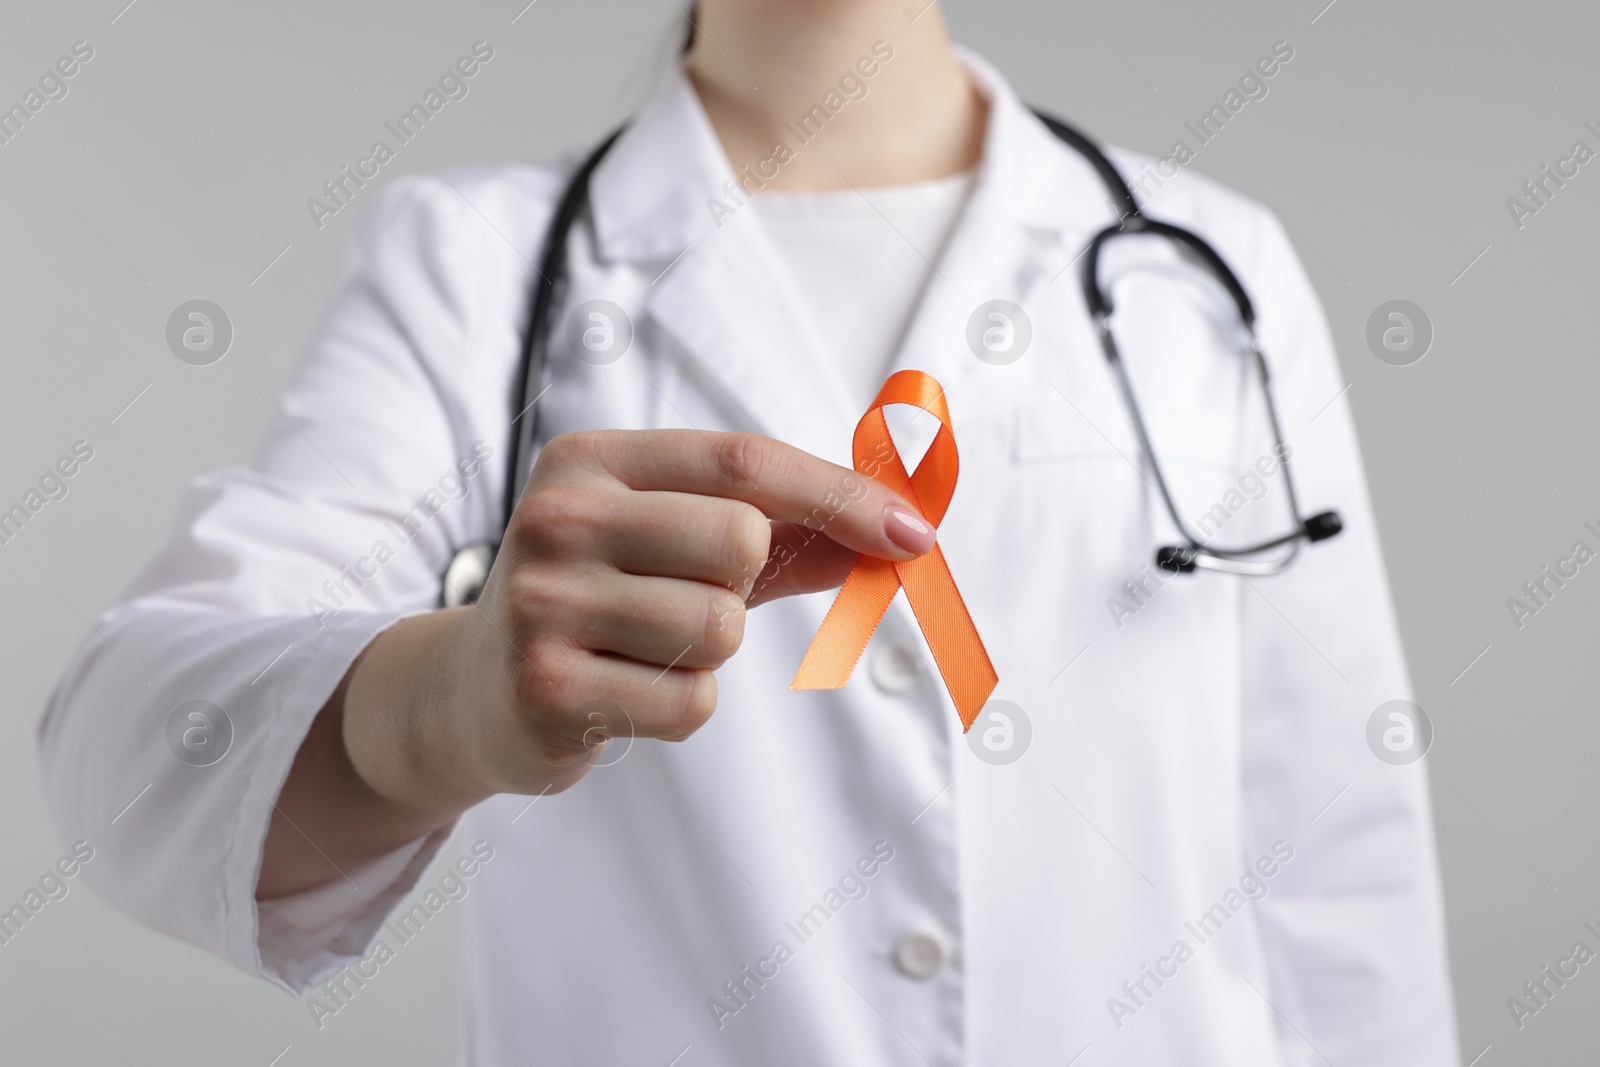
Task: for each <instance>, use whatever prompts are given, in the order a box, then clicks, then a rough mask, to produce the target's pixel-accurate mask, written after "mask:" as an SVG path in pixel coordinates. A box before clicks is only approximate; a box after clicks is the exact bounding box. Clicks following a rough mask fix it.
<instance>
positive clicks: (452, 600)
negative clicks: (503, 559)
mask: <svg viewBox="0 0 1600 1067" xmlns="http://www.w3.org/2000/svg"><path fill="white" fill-rule="evenodd" d="M494 556H495V546H494V545H492V544H490V543H489V542H487V541H480V542H478V543H477V544H475V545H468V546H467V547H466V548H463V549H461V550H460V551H458V552H457V553H456V554H455V556H454V557H452V558H451V560H450V566H448V567H446V568H445V572H444V587H443V588H442V589H441V590H440V591H439V606H440V607H442V608H459V607H464V606H466V605H468V604H476V603H477V602H478V598H479V597H480V596H482V595H483V587H484V585H485V583H487V582H488V581H489V570H490V568H491V567H493V566H494Z"/></svg>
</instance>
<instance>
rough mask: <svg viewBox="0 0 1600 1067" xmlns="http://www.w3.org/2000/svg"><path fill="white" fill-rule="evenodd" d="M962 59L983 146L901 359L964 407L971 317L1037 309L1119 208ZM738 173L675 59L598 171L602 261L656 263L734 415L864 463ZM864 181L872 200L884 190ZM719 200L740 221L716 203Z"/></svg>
mask: <svg viewBox="0 0 1600 1067" xmlns="http://www.w3.org/2000/svg"><path fill="white" fill-rule="evenodd" d="M958 55H959V57H960V58H961V60H962V61H963V62H964V63H966V65H967V66H968V68H969V70H971V72H972V73H973V75H974V77H975V80H976V83H977V85H978V87H979V90H980V91H981V92H983V93H985V94H986V95H987V97H988V99H989V102H990V111H989V122H988V127H987V130H986V134H985V140H984V155H983V158H982V161H981V162H980V163H979V165H978V168H977V175H976V181H975V182H974V187H973V191H972V194H971V196H970V198H969V200H968V202H967V204H966V206H965V208H964V210H963V211H962V213H961V216H960V217H959V218H958V220H957V221H956V224H955V227H954V229H953V231H952V233H951V234H950V236H949V238H948V240H947V241H946V243H945V247H944V249H943V250H942V252H941V253H940V255H939V256H938V257H937V258H936V259H935V261H934V272H933V275H932V277H931V278H930V281H929V283H928V285H927V287H926V288H925V290H924V292H923V295H922V298H921V300H920V303H919V305H918V307H917V309H916V311H915V313H914V314H913V316H912V321H911V323H910V324H909V326H908V329H907V330H906V332H905V334H904V340H903V342H902V344H901V347H900V349H899V351H898V352H896V353H895V354H894V355H893V357H892V359H891V360H890V367H889V369H890V370H891V371H894V370H900V369H905V368H915V369H918V370H922V371H925V372H927V373H929V374H931V375H933V376H934V377H935V378H937V379H938V380H939V381H941V382H942V383H944V385H945V387H946V389H947V390H948V391H949V392H950V394H951V397H952V404H953V405H954V404H955V401H956V399H957V397H956V388H955V387H956V385H957V384H958V383H964V382H965V381H966V380H968V379H969V378H971V377H972V376H973V375H974V373H975V371H976V370H977V368H978V367H980V366H986V364H981V363H980V361H979V360H978V359H977V358H976V357H975V356H974V355H973V353H972V352H971V351H970V349H969V347H968V345H967V343H966V340H965V336H966V324H967V320H968V317H969V316H970V315H971V314H972V313H973V312H974V311H975V310H976V309H977V308H978V306H979V305H980V304H983V303H985V302H987V301H991V300H996V299H1002V300H1009V301H1012V302H1015V303H1018V304H1024V305H1025V304H1026V301H1027V299H1028V297H1029V295H1030V293H1033V292H1036V291H1037V290H1038V287H1039V285H1040V284H1041V279H1042V278H1045V277H1048V276H1049V275H1052V274H1059V273H1060V271H1061V268H1062V265H1064V264H1065V263H1067V262H1068V261H1069V260H1070V259H1071V258H1072V252H1071V249H1076V248H1078V247H1081V245H1082V241H1083V239H1084V238H1085V237H1086V236H1087V234H1088V232H1091V231H1092V230H1093V229H1098V228H1099V227H1101V226H1103V225H1105V224H1106V223H1108V222H1110V221H1111V220H1112V219H1113V217H1114V215H1113V212H1112V208H1111V206H1110V201H1109V199H1108V197H1107V196H1106V194H1105V190H1104V187H1103V185H1102V184H1101V182H1100V179H1099V177H1098V175H1097V174H1096V172H1095V171H1094V169H1093V167H1092V166H1090V165H1089V164H1088V162H1087V161H1086V160H1084V159H1083V158H1082V157H1081V156H1079V155H1078V153H1076V152H1074V151H1072V150H1071V149H1070V148H1067V147H1066V146H1064V145H1062V144H1061V143H1060V142H1059V141H1057V140H1056V138H1055V136H1054V135H1053V134H1051V133H1050V131H1049V130H1048V129H1047V128H1046V127H1045V126H1044V125H1043V124H1042V123H1040V122H1039V120H1038V119H1037V118H1036V117H1035V116H1034V115H1033V114H1032V113H1030V112H1029V111H1028V109H1027V108H1026V107H1024V106H1023V105H1022V103H1021V102H1020V101H1018V99H1017V98H1016V96H1015V95H1014V94H1013V93H1012V91H1011V89H1010V87H1009V86H1008V85H1006V83H1005V81H1004V80H1003V79H1002V78H1000V76H999V75H998V74H997V73H995V71H994V70H993V69H992V68H991V67H989V65H988V64H987V63H985V62H984V61H983V60H981V59H979V58H978V57H977V56H975V55H973V54H971V53H970V52H966V51H964V50H963V51H960V52H958ZM736 184H737V182H736V180H735V175H734V171H733V168H732V167H731V166H730V164H729V162H728V159H727V157H726V155H725V153H724V152H723V150H722V146H721V143H720V141H718V139H717V136H716V133H715V131H714V130H713V128H712V126H711V123H710V120H709V119H708V118H707V116H706V114H705V111H704V109H703V108H702V107H701V105H700V101H699V97H698V95H697V94H696V93H695V91H694V88H693V87H692V85H691V84H690V82H689V79H688V77H687V76H686V75H685V74H684V73H683V71H682V70H681V69H675V70H673V71H672V72H670V73H669V74H668V76H667V77H666V78H665V79H664V80H663V82H662V84H661V86H660V88H659V89H658V91H657V92H656V94H655V95H654V97H653V98H652V99H651V100H650V102H649V103H648V104H647V105H646V106H645V108H644V109H643V110H642V111H641V112H640V114H639V116H638V118H637V119H636V120H635V121H634V122H633V123H632V124H631V125H630V127H629V128H628V130H627V131H625V132H624V133H623V135H622V136H621V137H620V138H619V139H618V141H617V144H616V145H615V146H614V147H613V149H612V152H611V154H610V155H609V156H608V157H607V158H606V160H605V161H603V162H602V164H601V166H600V167H599V168H598V169H597V170H596V172H595V175H594V178H593V185H592V187H591V192H592V195H591V204H592V208H591V210H592V213H593V219H594V225H595V234H596V240H597V244H598V250H599V254H600V257H601V259H603V260H609V261H613V262H616V261H622V262H630V261H632V262H637V263H638V264H639V266H640V267H641V268H642V269H643V272H644V273H648V274H649V275H651V278H652V280H651V281H650V283H649V290H648V293H647V296H646V299H645V305H644V309H643V310H644V311H645V313H646V314H648V315H649V316H650V317H651V318H653V319H654V320H655V321H656V322H657V323H658V324H659V325H660V326H661V327H662V328H663V329H664V330H665V331H666V332H667V333H668V334H670V335H671V336H673V337H674V338H675V339H676V340H677V341H678V342H679V343H680V345H681V348H682V350H683V353H684V355H685V357H686V362H685V366H686V370H687V372H688V373H690V374H692V375H693V376H694V377H695V379H696V380H697V383H698V384H699V385H700V386H701V387H703V388H704V389H706V390H707V391H708V392H709V393H711V394H712V395H714V396H716V397H719V398H720V399H721V400H722V401H723V402H724V403H723V405H722V406H723V407H724V408H725V409H726V410H728V411H729V413H730V416H732V418H731V423H730V424H731V425H734V426H738V427H740V428H747V429H750V430H753V431H755V432H759V433H763V434H766V435H768V436H772V437H776V438H778V439H780V440H784V441H787V442H789V443H791V444H793V445H795V446H797V447H799V448H803V449H805V450H806V451H808V452H811V453H813V454H815V455H819V456H824V457H827V458H829V459H832V460H834V461H835V462H839V463H842V464H845V465H849V464H850V462H851V460H850V455H849V441H850V437H851V434H852V432H853V430H854V427H855V424H856V421H857V420H858V419H859V418H860V417H861V414H862V412H861V411H860V410H859V409H858V408H856V407H855V406H854V405H853V404H852V403H851V401H850V400H849V398H848V397H847V396H846V394H845V389H844V386H843V384H842V383H841V381H840V379H839V376H838V374H837V372H836V371H835V369H834V367H833V362H832V360H830V359H828V358H827V356H826V354H825V353H824V352H823V351H822V350H821V347H820V344H821V343H820V341H819V340H818V337H817V334H816V332H815V329H814V328H813V327H812V325H811V324H810V322H809V318H808V316H807V314H806V313H805V309H803V308H802V307H801V306H800V304H799V301H798V299H797V298H796V296H795V294H794V293H793V292H792V291H790V289H789V288H788V287H787V286H785V285H783V284H781V282H780V279H781V278H782V272H781V269H780V268H779V265H778V260H777V257H776V256H775V254H774V253H773V251H772V249H771V247H770V245H769V244H768V242H767V239H766V237H765V235H764V233H763V232H762V229H761V227H760V226H759V225H754V224H753V223H754V222H755V217H754V215H753V213H751V209H750V208H749V207H748V206H747V205H744V204H742V203H741V202H740V201H739V199H738V198H736V197H734V196H732V195H730V193H729V190H730V189H731V188H733V187H734V186H736ZM862 193H863V195H864V196H866V197H867V198H868V199H869V200H870V199H871V197H872V190H871V189H870V188H868V189H864V190H862ZM714 202H720V203H722V204H723V205H724V206H731V207H732V208H733V209H734V214H735V216H736V217H732V218H730V217H728V216H727V214H725V213H722V212H721V211H720V210H719V211H717V212H714V211H713V204H714ZM1056 260H1059V261H1060V262H1059V263H1056V262H1055V261H1056ZM1068 287H1069V286H1068V285H1063V286H1061V287H1060V288H1061V289H1063V290H1065V289H1067V288H1068Z"/></svg>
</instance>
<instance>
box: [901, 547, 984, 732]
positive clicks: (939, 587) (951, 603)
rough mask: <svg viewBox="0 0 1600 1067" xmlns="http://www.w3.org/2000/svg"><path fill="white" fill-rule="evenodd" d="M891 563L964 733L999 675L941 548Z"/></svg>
mask: <svg viewBox="0 0 1600 1067" xmlns="http://www.w3.org/2000/svg"><path fill="white" fill-rule="evenodd" d="M891 566H893V567H895V569H896V572H897V573H898V574H899V576H900V581H901V583H902V584H903V585H904V586H905V589H906V599H907V600H909V601H910V602H911V610H912V611H913V612H914V613H915V614H916V616H917V625H919V626H921V627H922V636H923V637H925V638H927V641H928V648H929V649H930V650H931V651H932V652H933V661H934V662H935V663H937V664H938V665H939V673H940V674H941V675H943V676H944V684H945V688H947V689H948V690H949V691H950V699H951V700H952V701H954V703H955V706H956V711H957V712H958V713H959V714H960V715H961V729H962V733H965V732H966V731H968V730H970V729H972V723H973V721H974V720H976V719H977V717H978V713H979V712H980V711H982V710H983V706H984V704H985V703H987V702H988V700H989V694H990V693H993V692H994V687H995V686H996V685H998V684H999V681H1000V676H999V675H997V674H996V673H995V670H994V664H993V663H992V662H990V660H989V652H988V650H987V649H985V648H984V647H983V639H982V638H981V637H979V636H978V628H977V626H976V625H975V624H974V623H973V621H972V615H971V613H969V612H968V611H967V604H966V601H964V600H962V599H961V592H960V590H958V589H957V588H956V581H955V578H954V577H953V576H952V575H951V574H950V566H949V564H947V563H946V562H945V558H944V553H943V552H942V551H940V549H939V546H938V545H935V546H934V548H933V551H932V552H929V553H928V554H927V555H925V556H918V557H917V558H916V559H914V560H910V561H909V562H906V563H898V564H891Z"/></svg>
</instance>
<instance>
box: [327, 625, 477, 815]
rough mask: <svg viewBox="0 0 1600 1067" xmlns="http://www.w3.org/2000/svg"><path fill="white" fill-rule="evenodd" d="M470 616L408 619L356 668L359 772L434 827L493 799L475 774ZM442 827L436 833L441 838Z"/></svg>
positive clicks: (347, 723)
mask: <svg viewBox="0 0 1600 1067" xmlns="http://www.w3.org/2000/svg"><path fill="white" fill-rule="evenodd" d="M471 610H472V609H470V608H457V609H447V610H443V611H436V612H430V613H429V614H427V615H415V616H411V617H408V618H405V619H401V620H400V621H399V622H397V623H395V624H394V625H393V626H391V627H389V628H388V629H386V630H384V631H383V632H382V633H380V634H379V635H378V636H377V637H376V638H374V639H373V641H372V642H371V643H370V644H369V645H368V646H367V648H366V649H365V650H364V651H363V652H362V654H361V656H360V657H359V658H358V659H357V660H356V662H355V663H354V664H353V665H352V667H351V669H350V673H349V675H348V677H347V681H346V690H345V694H344V700H343V736H344V743H345V749H346V751H347V753H348V755H349V758H350V763H351V766H352V767H353V768H354V770H355V772H356V774H357V776H358V777H360V778H361V780H362V781H363V782H364V783H365V784H366V786H367V787H368V788H369V789H370V790H371V791H372V792H374V793H376V794H377V795H378V796H380V797H382V798H383V799H384V800H385V801H387V802H388V803H390V804H392V805H394V806H396V807H398V808H404V809H409V810H410V811H411V812H414V813H415V816H416V819H417V821H418V822H419V823H427V822H431V823H433V824H434V826H438V825H443V824H444V823H446V822H448V821H450V820H451V819H453V818H455V817H456V816H457V815H459V814H461V812H463V811H465V810H466V809H467V808H470V807H472V806H473V805H474V804H477V803H478V802H479V801H481V800H484V799H486V798H487V797H489V796H490V795H492V794H493V792H494V790H493V789H491V788H488V787H487V786H485V785H483V784H481V783H480V781H479V776H478V775H476V774H475V773H474V772H473V761H472V760H471V759H470V758H469V756H468V752H469V746H468V745H467V743H466V740H467V739H466V738H465V737H464V736H463V734H464V732H465V730H466V728H467V726H468V725H469V723H470V722H471V717H470V715H468V714H466V713H465V711H466V709H467V708H469V707H470V706H471V699H472V698H471V697H470V695H469V694H468V693H467V689H468V683H469V681H470V677H471V671H470V669H469V668H470V662H469V660H470V651H471V645H470V643H469V642H467V641H466V640H464V631H465V628H466V626H467V625H470V621H469V620H467V619H466V618H465V613H467V612H470V611H471ZM432 828H433V827H431V826H430V827H428V829H432Z"/></svg>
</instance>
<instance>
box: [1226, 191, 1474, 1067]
mask: <svg viewBox="0 0 1600 1067" xmlns="http://www.w3.org/2000/svg"><path fill="white" fill-rule="evenodd" d="M1260 214H1261V222H1260V227H1259V231H1258V240H1257V249H1256V256H1255V260H1254V269H1253V270H1252V271H1251V272H1250V274H1251V277H1249V278H1248V279H1247V281H1246V284H1247V286H1248V287H1249V288H1250V291H1251V292H1252V293H1253V294H1255V297H1256V303H1257V308H1258V313H1259V317H1258V327H1259V331H1260V337H1261V340H1262V345H1263V348H1264V350H1265V352H1266V354H1267V357H1268V360H1269V365H1270V366H1271V368H1272V371H1273V374H1274V382H1273V385H1274V396H1275V397H1276V399H1277V401H1278V404H1279V409H1280V417H1281V418H1282V420H1283V432H1284V436H1285V438H1286V440H1287V441H1288V443H1289V444H1290V446H1291V448H1292V449H1293V452H1292V459H1291V463H1292V467H1293V471H1294V475H1295V479H1296V489H1297V492H1298V493H1299V494H1300V504H1301V508H1302V510H1303V512H1304V513H1306V514H1314V513H1316V512H1318V511H1322V510H1325V509H1327V508H1336V509H1337V510H1338V511H1339V512H1340V514H1341V516H1342V517H1343V519H1344V532H1343V533H1342V534H1340V535H1339V536H1337V537H1335V538H1333V539H1332V540H1329V541H1324V542H1322V543H1319V544H1315V545H1311V546H1309V547H1307V548H1306V549H1305V550H1304V551H1303V552H1302V553H1301V556H1300V558H1299V561H1298V562H1297V563H1296V564H1295V565H1294V566H1293V567H1291V568H1290V569H1289V570H1288V571H1287V572H1285V573H1284V574H1282V575H1279V576H1275V577H1270V578H1253V579H1249V580H1248V581H1247V582H1245V583H1243V584H1242V587H1241V589H1240V597H1241V602H1240V610H1241V613H1242V628H1241V642H1242V643H1241V657H1242V662H1241V684H1242V693H1241V695H1242V707H1243V711H1242V724H1241V725H1242V773H1243V777H1244V781H1243V791H1244V798H1245V812H1244V817H1245V826H1244V840H1245V842H1246V847H1247V850H1248V855H1247V856H1246V857H1245V862H1246V863H1253V862H1254V861H1255V860H1256V859H1257V857H1259V856H1262V855H1265V854H1267V852H1268V851H1269V850H1270V848H1271V846H1272V844H1273V842H1275V841H1279V840H1281V841H1283V842H1285V843H1286V844H1287V845H1288V846H1289V847H1292V848H1293V850H1294V855H1293V859H1292V860H1290V861H1289V862H1288V863H1285V864H1283V865H1282V867H1281V868H1280V869H1279V871H1278V873H1277V874H1276V875H1275V876H1274V877H1273V878H1272V879H1271V880H1270V883H1269V884H1270V894H1269V895H1268V896H1267V897H1266V898H1265V899H1264V900H1263V901H1261V903H1260V904H1259V905H1257V908H1258V912H1257V918H1258V925H1259V929H1260V932H1261V936H1262V939H1263V942H1264V948H1265V951H1266V956H1267V962H1268V969H1269V973H1270V975H1271V988H1270V989H1264V990H1260V991H1259V992H1260V993H1262V994H1263V995H1264V996H1265V997H1267V998H1269V999H1270V1002H1271V1005H1272V1007H1273V1008H1274V1009H1275V1012H1274V1019H1275V1021H1276V1023H1277V1025H1278V1029H1279V1033H1280V1035H1281V1038H1282V1042H1283V1046H1284V1050H1285V1061H1286V1062H1287V1063H1288V1064H1291V1065H1294V1067H1301V1065H1305V1067H1310V1065H1312V1064H1322V1063H1328V1062H1332V1063H1341V1064H1342V1063H1351V1064H1354V1063H1359V1064H1362V1065H1363V1067H1386V1065H1394V1067H1402V1065H1403V1067H1435V1065H1437V1067H1444V1065H1446V1064H1457V1063H1459V1062H1460V1060H1459V1058H1458V1055H1457V1048H1456V1033H1455V1019H1454V1008H1453V1004H1452V998H1451V992H1450V984H1449V972H1448V966H1447V962H1446V945H1445V927H1444V915H1443V902H1442V898H1441V890H1440V882H1439V874H1438V868H1437V859H1436V855H1435V849H1434V837H1433V824H1432V813H1431V808H1430V800H1429V789H1428V777H1427V772H1426V769H1425V768H1426V760H1423V761H1422V762H1417V763H1413V764H1411V765H1409V766H1393V765H1390V764H1389V763H1386V762H1383V761H1382V760H1380V759H1378V758H1377V756H1375V755H1374V753H1373V752H1372V751H1371V750H1370V749H1369V747H1368V743H1367V739H1366V738H1367V732H1366V727H1367V721H1368V718H1369V717H1370V716H1371V715H1372V713H1373V712H1374V711H1375V710H1376V709H1377V707H1378V706H1379V705H1380V704H1382V703H1384V702H1386V701H1389V700H1393V699H1397V698H1402V699H1410V697H1411V688H1410V681H1409V677H1408V675H1407V671H1406V665H1405V660H1404V655H1403V652H1402V648H1401V642H1400V635H1399V631H1398V628H1397V625H1396V622H1395V617H1394V611H1393V607H1392V605H1391V601H1390V595H1389V588H1388V582H1387V578H1386V575H1385V572H1384V565H1383V556H1382V552H1381V549H1380V546H1379V540H1378V531H1377V529H1376V527H1375V524H1374V520H1373V511H1372V505H1371V502H1370V500H1369V498H1368V493H1367V486H1366V480H1365V477H1364V475H1363V472H1362V467H1361V458H1360V454H1359V450H1358V446H1357V442H1356V436H1355V430H1354V426H1353V424H1352V421H1351V415H1350V407H1349V404H1348V398H1349V396H1350V394H1349V393H1344V394H1343V395H1341V391H1342V390H1344V388H1345V381H1346V379H1345V378H1344V376H1343V374H1342V373H1341V370H1340V367H1339V362H1338V359H1337V357H1336V356H1335V354H1334V350H1333V345H1332V339H1331V337H1330V335H1329V331H1328V326H1327V322H1326V320H1325V318H1324V315H1323V311H1322V308H1321V306H1320V304H1319V303H1318V300H1317V298H1316V295H1315V293H1314V292H1313V290H1312V288H1311V285H1310V282H1309V280H1308V279H1307V277H1306V274H1305V271H1304V269H1303V267H1302V266H1301V264H1300V262H1299V260H1298V259H1297V258H1296V256H1295V253H1294V251H1293V249H1292V247H1291V245H1290V243H1289V241H1288V239H1287V237H1286V235H1285V233H1284V230H1283V228H1282V227H1281V225H1280V224H1279V223H1278V221H1277V219H1276V217H1274V216H1271V215H1268V214H1267V213H1266V212H1265V211H1261V213H1260Z"/></svg>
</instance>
